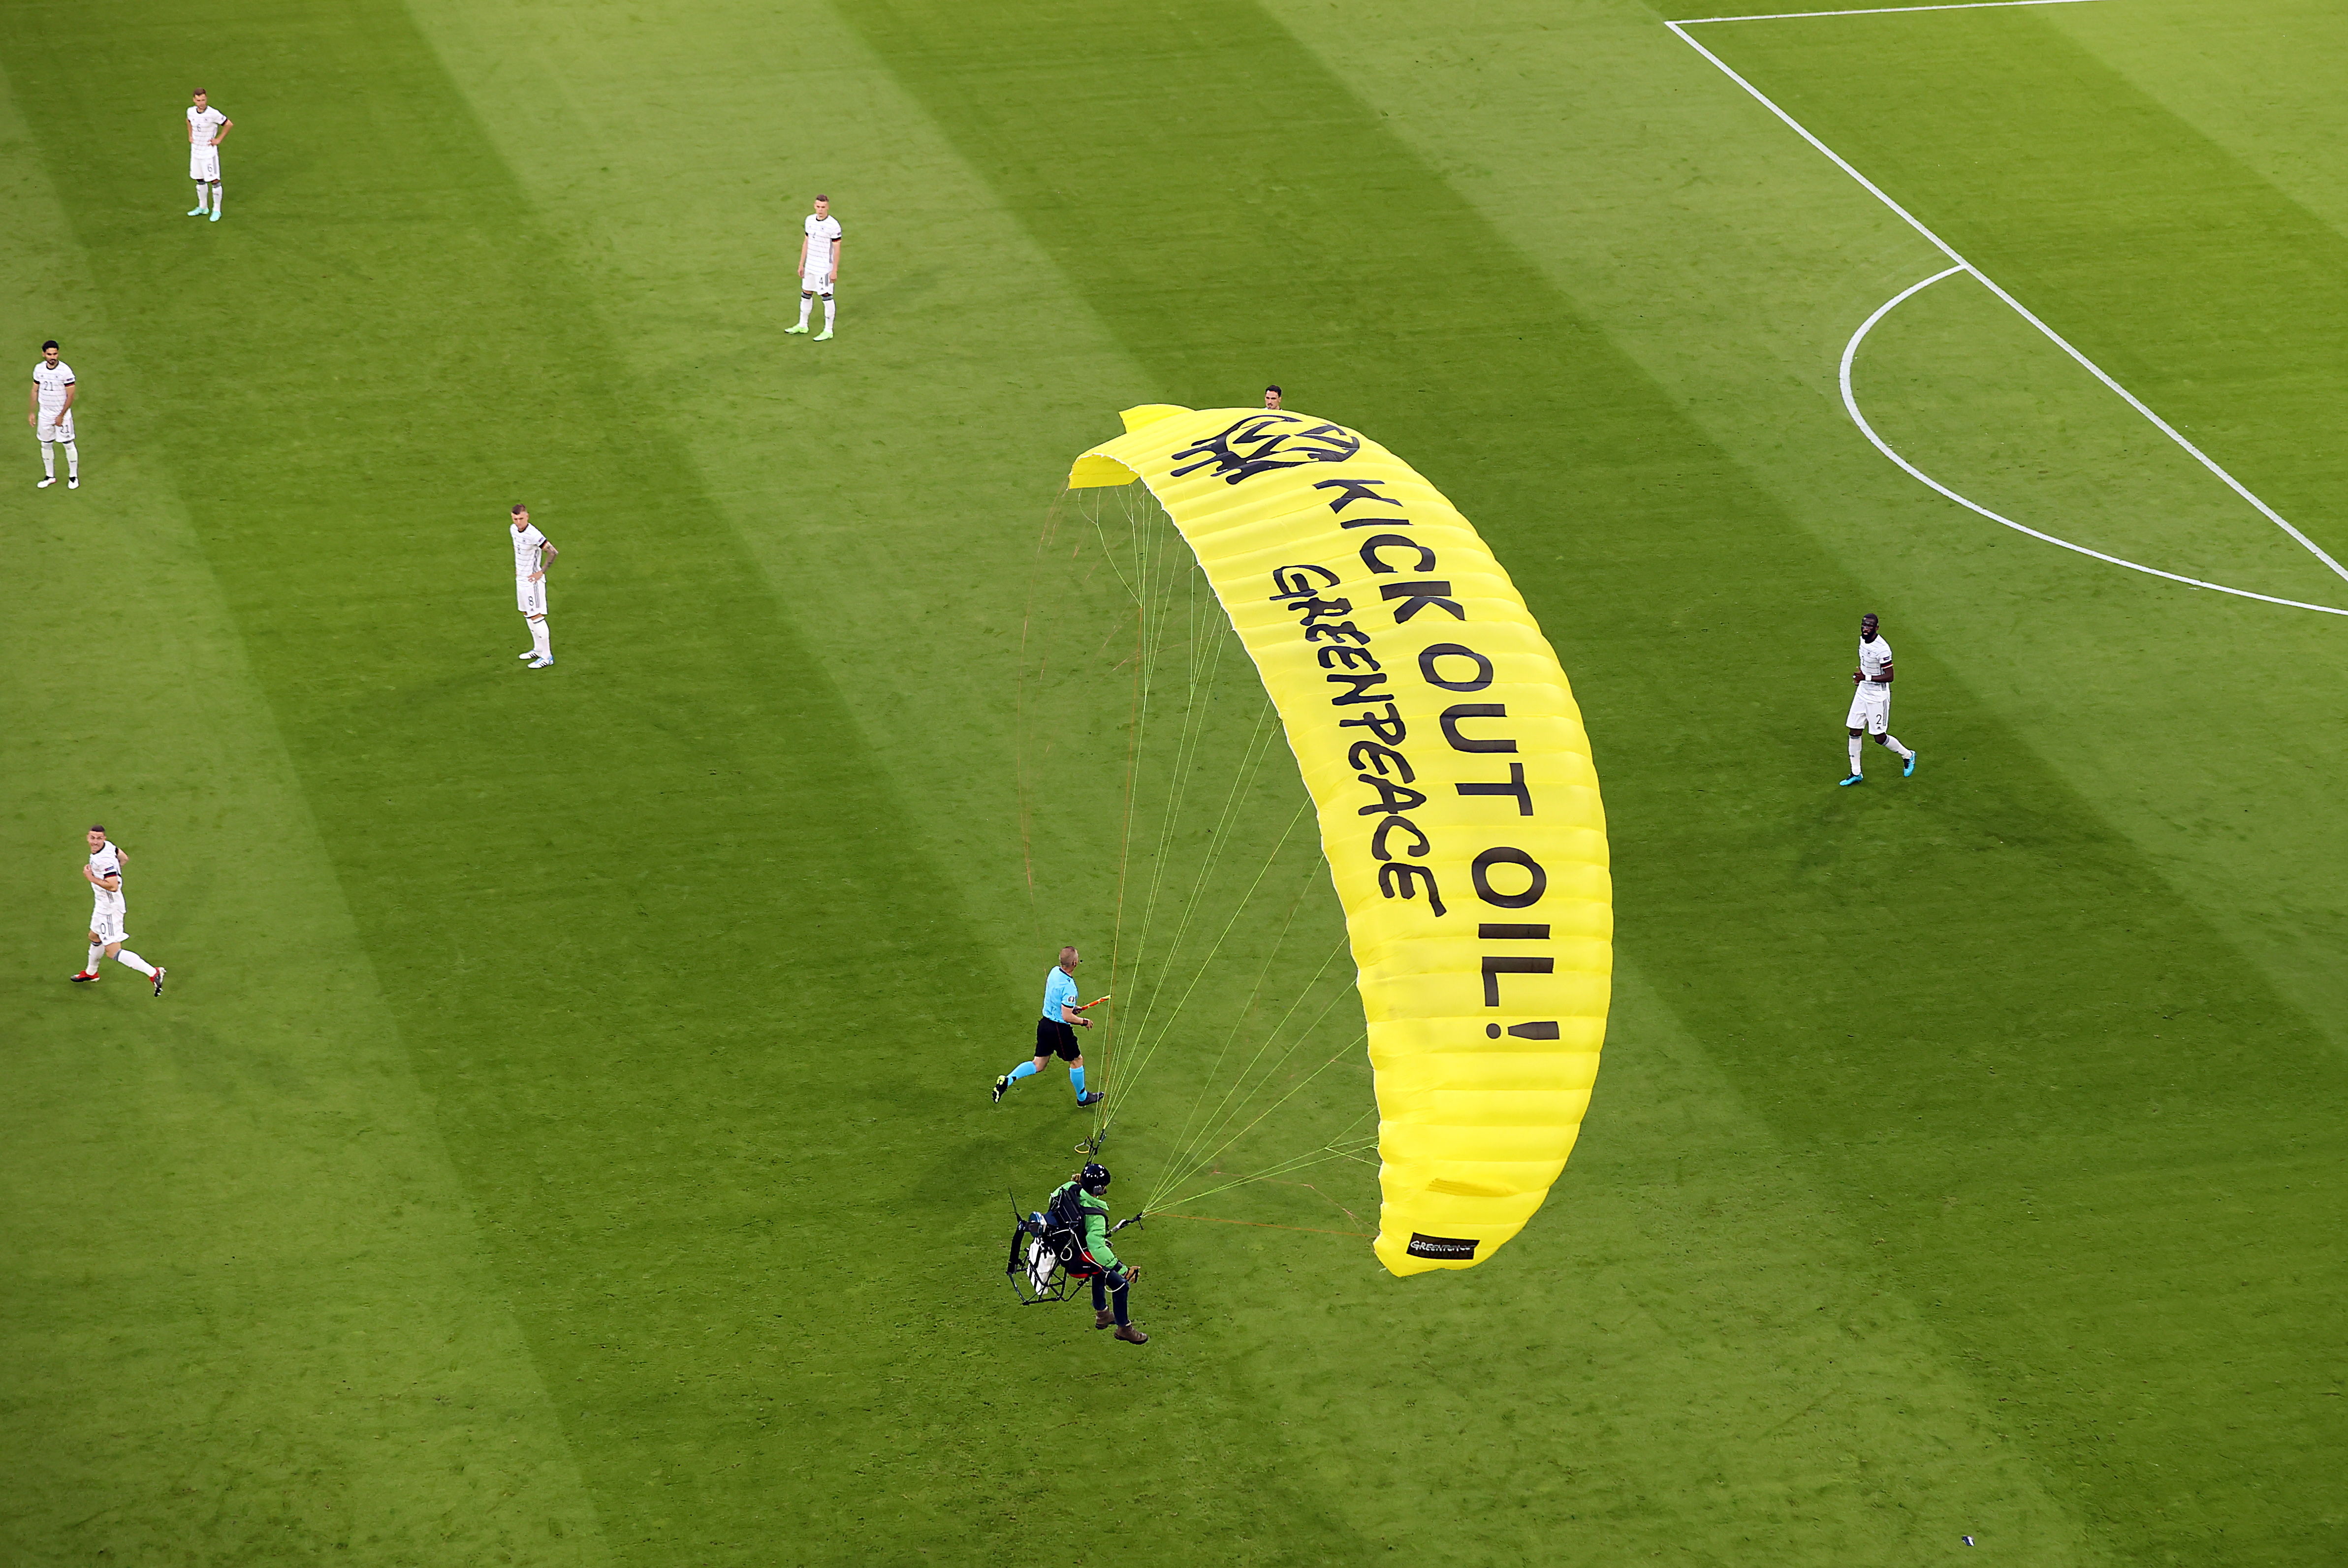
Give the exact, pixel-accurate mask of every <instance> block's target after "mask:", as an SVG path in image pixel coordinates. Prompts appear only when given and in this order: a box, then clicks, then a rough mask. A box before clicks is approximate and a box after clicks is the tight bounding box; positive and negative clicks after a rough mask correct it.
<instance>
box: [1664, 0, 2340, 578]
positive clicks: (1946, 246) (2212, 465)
mask: <svg viewBox="0 0 2348 1568" xmlns="http://www.w3.org/2000/svg"><path fill="white" fill-rule="evenodd" d="M2023 3H2027V4H2063V3H2065V0H2023ZM1921 8H1922V7H1910V6H1902V7H1896V9H1902V10H1908V9H1921ZM1953 8H1954V7H1952V9H1953ZM1726 19H1727V20H1737V19H1738V18H1726ZM1756 19H1757V18H1756ZM1690 25H1692V24H1682V23H1678V22H1666V23H1664V24H1663V26H1666V27H1669V28H1670V29H1671V30H1672V32H1673V35H1674V36H1676V37H1678V39H1679V41H1680V42H1681V43H1683V44H1685V45H1686V46H1688V47H1689V48H1691V49H1694V51H1695V52H1696V53H1697V54H1699V55H1702V56H1704V58H1705V59H1707V60H1709V61H1711V62H1712V64H1713V67H1714V68H1715V69H1716V70H1718V71H1719V72H1720V74H1721V75H1723V76H1725V77H1727V78H1728V79H1729V80H1730V81H1732V82H1735V84H1736V85H1737V86H1738V87H1743V88H1744V89H1745V90H1746V93H1748V94H1749V95H1751V97H1752V98H1753V101H1754V102H1756V103H1757V104H1759V105H1760V106H1761V107H1762V108H1766V109H1767V110H1768V111H1769V112H1770V113H1771V114H1773V115H1775V116H1776V117H1777V118H1778V119H1779V120H1781V121H1782V122H1784V124H1785V125H1786V127H1787V128H1788V129H1790V130H1791V131H1793V133H1794V134H1795V135H1796V136H1798V137H1800V138H1802V139H1803V140H1804V141H1807V142H1808V143H1809V144H1810V145H1811V146H1812V147H1814V148H1816V149H1818V151H1819V153H1821V154H1822V155H1824V156H1825V158H1826V159H1827V160H1828V162H1830V163H1832V164H1833V165H1834V166H1835V167H1836V168H1837V169H1841V170H1842V171H1843V172H1844V173H1845V174H1848V175H1849V176H1850V177H1851V179H1855V180H1857V181H1858V182H1859V187H1860V188H1861V189H1862V190H1865V191H1866V192H1867V193H1868V194H1869V196H1872V197H1874V198H1875V199H1876V200H1878V201H1880V202H1882V203H1883V205H1884V206H1886V207H1888V208H1890V210H1892V212H1894V213H1895V214H1897V215H1898V216H1899V218H1900V221H1901V222H1903V223H1905V224H1907V225H1908V227H1910V229H1913V230H1914V231H1916V232H1917V233H1918V234H1920V235H1921V236H1923V238H1924V240H1925V241H1926V242H1927V243H1929V244H1930V245H1931V247H1932V248H1933V249H1934V250H1936V251H1940V252H1941V254H1942V255H1943V256H1946V257H1947V258H1948V259H1949V260H1950V261H1953V262H1955V263H1956V264H1957V267H1958V269H1959V270H1960V271H1962V272H1970V273H1972V276H1973V277H1974V278H1976V279H1978V280H1979V281H1980V282H1981V285H1982V287H1983V288H1985V289H1987V290H1988V291H1989V292H1991V293H1993V294H1995V295H1996V296H1997V297H1998V298H1999V299H2001V300H2003V301H2004V302H2005V303H2006V305H2007V306H2008V307H2009V308H2010V309H2012V310H2013V313H2015V314H2016V315H2018V316H2020V317H2021V318H2022V319H2023V320H2024V321H2026V322H2028V323H2030V324H2031V325H2032V326H2034V327H2036V328H2037V329H2038V331H2039V333H2041V334H2042V335H2044V337H2045V339H2046V341H2047V342H2048V343H2053V344H2054V345H2055V347H2056V348H2059V349H2061V350H2062V351H2063V352H2064V353H2065V354H2068V355H2070V356H2071V358H2072V359H2073V360H2075V361H2076V362H2077V363H2078V364H2079V365H2080V366H2081V368H2083V369H2085V371H2086V372H2087V374H2090V375H2092V376H2094V377H2095V378H2096V380H2097V381H2100V382H2102V383H2103V384H2104V385H2105V386H2106V387H2108V388H2109V389H2110V390H2111V391H2112V392H2113V393H2114V394H2116V395H2117V396H2118V397H2119V398H2120V400H2121V401H2122V402H2124V403H2126V404H2127V405H2128V406H2129V407H2130V408H2133V409H2135V410H2136V411H2137V413H2138V414H2141V415H2144V416H2145V418H2146V419H2147V420H2149V421H2150V422H2151V424H2152V426H2153V428H2155V429H2156V430H2158V431H2159V432H2160V433H2161V434H2162V435H2163V436H2168V438H2169V439H2170V440H2171V441H2173V442H2175V443H2176V444H2177V445H2178V446H2179V447H2181V448H2182V449H2183V450H2184V451H2185V453H2186V454H2187V456H2190V457H2191V458H2192V459H2193V460H2194V461H2195V462H2197V463H2199V464H2200V465H2201V466H2203V467H2204V468H2207V469H2208V470H2209V472H2210V473H2212V474H2214V475H2216V476H2217V477H2218V478H2219V481H2220V482H2222V483H2223V484H2224V485H2225V487H2227V488H2228V489H2230V490H2231V491H2233V492H2234V494H2236V495H2237V496H2240V497H2241V498H2242V499H2243V500H2245V501H2248V502H2249V503H2250V505H2251V506H2252V507H2255V508H2256V509H2257V511H2258V513H2259V515H2260V517H2262V518H2266V520H2267V521H2269V522H2271V523H2272V524H2273V525H2274V526H2275V527H2276V528H2281V530H2282V531H2283V532H2284V533H2286V534H2289V535H2290V536H2291V538H2293V539H2295V540H2297V541H2298V543H2299V545H2300V548H2302V549H2304V550H2306V551H2307V552H2308V553H2309V554H2310V555H2312V556H2313V557H2314V558H2315V559H2318V560H2320V561H2322V563H2323V564H2324V565H2325V566H2327V567H2329V568H2331V569H2332V571H2333V575H2335V576H2337V577H2339V578H2340V579H2343V581H2348V567H2343V566H2342V565H2341V564H2340V563H2339V562H2338V561H2336V560H2334V559H2332V556H2331V555H2330V554H2329V553H2328V552H2327V551H2326V550H2325V549H2324V548H2323V547H2322V546H2321V545H2319V544H2317V543H2316V542H2315V541H2314V540H2313V539H2311V538H2308V537H2307V536H2306V535H2305V534H2303V533H2302V532H2300V531H2299V529H2297V528H2293V527H2292V526H2291V523H2290V521H2289V520H2288V519H2287V518H2284V517H2283V515H2282V514H2281V512H2278V511H2276V510H2275V509H2274V508H2273V507H2270V506H2268V505H2267V504H2266V503H2265V502H2264V501H2262V500H2260V499H2259V497H2256V496H2254V495H2252V494H2251V493H2250V487H2248V486H2246V485H2244V484H2243V483H2242V482H2241V481H2240V479H2237V478H2235V477H2233V476H2232V475H2231V474H2229V473H2228V472H2226V470H2225V469H2224V468H2222V467H2220V466H2219V465H2218V463H2217V460H2216V459H2214V458H2212V457H2211V456H2209V454H2208V453H2206V452H2204V451H2202V450H2201V448H2200V447H2199V446H2195V445H2193V443H2192V442H2190V441H2188V440H2187V439H2186V438H2185V435H2184V433H2183V432H2182V431H2180V430H2178V428H2177V426H2175V425H2171V424H2170V423H2169V422H2168V420H2166V419H2163V418H2162V417H2161V416H2160V415H2157V414H2155V413H2154V412H2153V411H2152V410H2151V409H2150V408H2148V407H2147V406H2146V405H2145V402H2144V400H2143V399H2142V398H2140V397H2138V396H2137V395H2136V394H2135V393H2133V392H2130V391H2129V390H2128V389H2127V387H2125V386H2122V385H2121V384H2119V383H2118V382H2116V381H2114V380H2113V379H2112V378H2111V377H2110V376H2109V375H2108V374H2105V371H2104V367H2103V366H2101V365H2099V364H2096V362H2095V361H2094V360H2092V359H2089V358H2088V357H2087V356H2086V355H2085V354H2082V353H2080V352H2079V350H2078V349H2077V348H2076V347H2075V346H2073V344H2072V343H2071V341H2070V340H2069V339H2068V338H2066V337H2065V336H2064V335H2063V334H2062V333H2058V332H2056V331H2055V329H2054V328H2053V327H2050V326H2048V325H2047V324H2046V323H2044V322H2043V321H2041V320H2039V318H2038V317H2037V315H2036V314H2035V313H2033V312H2032V311H2031V310H2030V309H2029V308H2028V307H2027V306H2025V305H2024V304H2023V302H2021V301H2020V300H2017V299H2015V298H2014V297H2013V295H2012V294H2010V293H2007V292H2005V290H2003V288H2001V287H1999V286H1998V283H1997V281H1996V280H1995V279H1994V278H1992V277H1991V276H1990V275H1989V274H1988V273H1986V272H1982V270H1981V269H1980V268H1979V267H1976V266H1974V265H1973V264H1972V262H1971V261H1966V260H1965V259H1964V258H1963V257H1962V256H1961V255H1959V254H1958V253H1957V249H1956V247H1955V246H1953V245H1952V244H1950V243H1949V242H1948V241H1946V240H1943V239H1941V237H1940V236H1939V235H1938V234H1935V233H1934V232H1932V231H1931V229H1929V228H1927V227H1926V226H1925V225H1924V222H1923V220H1921V219H1919V218H1918V217H1917V216H1916V215H1915V214H1914V213H1913V212H1910V211H1909V210H1908V209H1906V208H1905V207H1902V206H1900V203H1898V202H1897V201H1894V200H1892V199H1891V198H1890V195H1889V194H1888V193H1887V192H1886V191H1885V190H1883V188H1882V187H1881V186H1879V185H1878V184H1876V183H1875V181H1873V180H1871V179H1868V178H1867V176H1865V175H1864V174H1861V173H1860V172H1859V170H1858V169H1855V168H1853V167H1852V165H1851V162H1850V160H1849V159H1847V158H1845V157H1843V155H1842V154H1840V153H1838V152H1837V151H1836V150H1835V149H1833V148H1830V147H1828V145H1827V144H1826V143H1825V142H1823V141H1820V140H1819V139H1818V138H1817V137H1815V136H1813V135H1811V134H1810V131H1809V128H1807V127H1806V126H1804V125H1803V124H1802V122H1801V121H1799V120H1797V119H1796V118H1794V117H1793V116H1792V115H1789V114H1787V112H1786V111H1785V110H1784V109H1782V108H1778V107H1777V105H1776V103H1775V102H1774V101H1772V100H1771V98H1770V97H1769V95H1768V94H1766V93H1765V92H1763V91H1762V90H1761V89H1760V88H1759V87H1755V86H1754V85H1753V84H1752V83H1751V82H1748V81H1746V79H1745V78H1744V77H1741V76H1739V75H1737V74H1736V72H1735V70H1733V69H1732V68H1730V67H1729V64H1728V62H1727V61H1725V60H1724V59H1722V58H1721V57H1720V56H1718V55H1715V54H1714V53H1713V52H1712V51H1711V50H1710V49H1707V48H1705V47H1704V46H1703V45H1702V44H1699V43H1697V42H1696V41H1695V40H1694V38H1692V37H1690V36H1688V35H1687V34H1686V33H1685V32H1684V31H1683V30H1682V29H1683V27H1684V26H1690Z"/></svg>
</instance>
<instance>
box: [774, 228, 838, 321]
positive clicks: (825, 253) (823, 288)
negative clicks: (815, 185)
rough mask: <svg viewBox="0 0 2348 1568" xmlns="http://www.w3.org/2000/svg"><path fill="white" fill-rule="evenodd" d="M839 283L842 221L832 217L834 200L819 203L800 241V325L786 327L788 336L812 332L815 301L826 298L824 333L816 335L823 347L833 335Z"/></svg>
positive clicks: (824, 301)
mask: <svg viewBox="0 0 2348 1568" xmlns="http://www.w3.org/2000/svg"><path fill="white" fill-rule="evenodd" d="M838 284H839V219H837V218H834V217H833V216H832V215H831V198H830V197H829V196H819V197H817V198H816V199H815V211H814V212H813V213H812V214H810V215H809V216H808V220H807V232H806V233H805V234H803V235H801V236H800V237H799V324H798V325H797V326H795V327H785V328H784V329H783V330H784V331H785V332H787V333H803V332H805V331H807V329H808V312H809V311H811V310H813V309H814V308H815V297H816V296H817V295H818V294H821V295H822V296H823V331H821V332H819V333H816V334H815V341H816V342H818V343H821V342H823V341H824V339H826V338H828V337H829V336H830V335H831V322H832V315H833V312H834V307H833V305H832V302H831V291H832V290H833V288H834V287H836V286H837V285H838Z"/></svg>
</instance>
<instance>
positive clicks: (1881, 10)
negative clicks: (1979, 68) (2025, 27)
mask: <svg viewBox="0 0 2348 1568" xmlns="http://www.w3.org/2000/svg"><path fill="white" fill-rule="evenodd" d="M2090 3H2091V0H1962V3H1961V4H1958V5H1865V6H1860V7H1859V8H1858V9H1856V10H1849V11H1776V12H1773V13H1771V14H1770V15H1766V16H1683V17H1681V18H1680V19H1679V20H1678V21H1676V22H1666V23H1664V24H1663V26H1666V27H1701V26H1704V25H1705V24H1706V23H1708V22H1793V21H1798V20H1799V19H1801V18H1802V17H1805V16H1889V15H1891V14H1892V13H1893V12H1895V11H1999V10H2003V9H2005V8H2006V7H2008V6H2012V5H2088V4H2090Z"/></svg>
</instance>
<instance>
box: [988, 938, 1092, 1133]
mask: <svg viewBox="0 0 2348 1568" xmlns="http://www.w3.org/2000/svg"><path fill="white" fill-rule="evenodd" d="M1081 961H1082V960H1081V958H1079V957H1078V955H1077V952H1076V949H1075V948H1061V949H1060V961H1059V962H1058V963H1056V964H1055V965H1053V966H1052V969H1051V972H1050V973H1049V974H1047V975H1045V977H1044V1016H1043V1017H1041V1018H1039V1019H1037V1020H1035V1061H1023V1062H1021V1063H1020V1064H1019V1065H1018V1066H1016V1067H1014V1068H1013V1069H1012V1070H1011V1071H1008V1072H1006V1073H1004V1075H1003V1076H1002V1077H1000V1078H998V1079H996V1080H995V1081H994V1098H995V1100H996V1102H998V1103H999V1102H1001V1101H1002V1099H1003V1096H1004V1093H1005V1092H1006V1091H1009V1089H1010V1088H1011V1086H1012V1085H1013V1084H1014V1083H1016V1082H1018V1081H1020V1080H1021V1079H1023V1078H1033V1077H1035V1074H1037V1073H1039V1072H1041V1071H1044V1064H1045V1062H1047V1061H1051V1060H1052V1058H1054V1057H1058V1058H1059V1059H1060V1060H1061V1061H1065V1062H1066V1063H1067V1064H1068V1082H1069V1083H1070V1084H1071V1085H1072V1086H1074V1088H1075V1089H1076V1103H1077V1104H1079V1105H1097V1104H1099V1103H1100V1102H1101V1096H1099V1095H1098V1094H1087V1093H1086V1092H1085V1053H1084V1052H1083V1051H1081V1050H1077V1049H1076V1030H1080V1029H1090V1028H1092V1026H1093V1020H1090V1019H1088V1018H1086V1016H1085V1013H1084V1009H1082V1008H1080V1007H1078V1006H1076V965H1077V964H1078V963H1079V962H1081Z"/></svg>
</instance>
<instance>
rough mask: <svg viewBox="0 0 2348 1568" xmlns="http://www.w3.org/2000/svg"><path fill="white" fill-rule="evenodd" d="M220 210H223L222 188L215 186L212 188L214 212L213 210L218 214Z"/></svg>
mask: <svg viewBox="0 0 2348 1568" xmlns="http://www.w3.org/2000/svg"><path fill="white" fill-rule="evenodd" d="M212 210H213V211H215V212H217V211H219V210H221V188H220V187H219V186H217V185H215V186H213V187H212Z"/></svg>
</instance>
